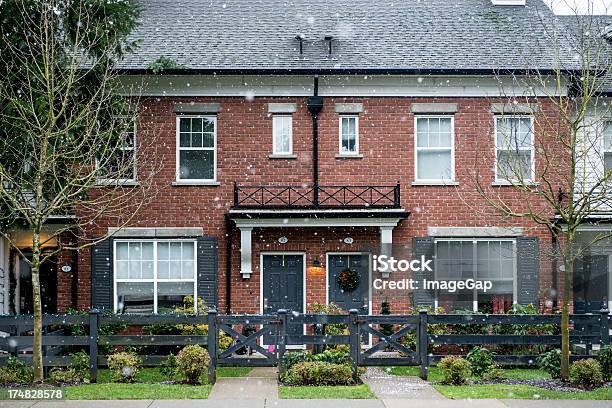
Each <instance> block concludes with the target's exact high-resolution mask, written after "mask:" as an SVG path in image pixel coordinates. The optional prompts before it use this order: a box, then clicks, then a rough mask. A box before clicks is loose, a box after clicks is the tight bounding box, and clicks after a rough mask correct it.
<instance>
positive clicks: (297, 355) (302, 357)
mask: <svg viewBox="0 0 612 408" xmlns="http://www.w3.org/2000/svg"><path fill="white" fill-rule="evenodd" d="M309 355H310V354H308V353H306V352H305V351H290V352H287V353H285V355H284V356H283V367H284V368H285V371H287V370H289V369H290V368H291V367H293V366H294V365H296V364H297V363H303V362H304V361H307V358H309V357H308V356H309Z"/></svg>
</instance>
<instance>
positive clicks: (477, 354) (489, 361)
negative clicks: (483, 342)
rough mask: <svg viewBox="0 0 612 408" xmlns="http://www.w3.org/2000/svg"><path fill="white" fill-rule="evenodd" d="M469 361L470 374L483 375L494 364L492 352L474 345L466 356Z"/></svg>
mask: <svg viewBox="0 0 612 408" xmlns="http://www.w3.org/2000/svg"><path fill="white" fill-rule="evenodd" d="M466 360H467V361H469V363H470V368H471V370H472V374H474V375H476V376H478V377H483V376H484V374H486V373H488V372H489V371H491V370H492V369H493V368H494V367H495V366H494V364H493V353H491V352H490V351H489V350H487V349H486V348H483V347H474V348H473V349H472V350H470V352H469V353H468V354H467V356H466Z"/></svg>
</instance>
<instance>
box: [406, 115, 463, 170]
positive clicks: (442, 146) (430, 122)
mask: <svg viewBox="0 0 612 408" xmlns="http://www.w3.org/2000/svg"><path fill="white" fill-rule="evenodd" d="M415 121H416V123H415V129H416V132H415V134H416V136H415V137H416V149H415V173H416V177H415V179H416V180H417V181H453V180H454V178H455V169H454V159H455V157H454V151H453V145H454V140H453V139H454V137H453V124H454V118H453V117H452V116H417V117H416V118H415Z"/></svg>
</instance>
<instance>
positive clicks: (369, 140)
mask: <svg viewBox="0 0 612 408" xmlns="http://www.w3.org/2000/svg"><path fill="white" fill-rule="evenodd" d="M192 101H193V102H220V103H221V111H220V112H219V113H218V115H217V142H218V181H219V182H220V183H221V184H220V186H174V185H172V183H173V182H174V181H175V166H176V151H175V148H176V147H175V146H176V133H175V131H176V130H175V126H176V115H175V114H174V113H173V112H172V106H173V104H174V103H176V102H192ZM269 102H295V103H297V106H298V109H297V112H296V113H294V114H293V152H294V154H295V155H297V159H295V160H278V159H270V158H269V157H268V156H269V155H270V153H271V149H272V118H271V115H269V114H268V103H269ZM335 102H359V103H363V107H364V111H363V112H362V113H361V114H360V153H361V154H363V158H361V159H337V158H336V157H335V156H336V154H337V153H338V114H337V113H336V112H335V111H334V103H335ZM415 102H419V103H422V102H453V103H458V105H459V112H458V113H457V114H455V169H456V179H457V181H458V182H459V185H458V186H456V187H450V186H411V182H413V181H414V150H413V146H414V143H413V142H414V129H413V128H414V115H413V114H412V113H411V109H410V106H411V104H412V103H415ZM494 102H500V101H499V100H497V101H496V100H491V99H486V98H443V99H431V98H346V99H345V98H325V107H324V109H323V111H322V112H321V115H320V121H319V124H320V128H319V140H320V145H319V150H320V156H319V163H320V170H319V174H320V184H333V185H338V184H388V185H393V184H395V183H396V182H397V181H399V182H400V183H401V193H402V194H401V197H402V202H401V204H402V207H403V208H405V209H406V210H407V211H410V212H411V216H410V218H409V219H408V220H405V221H403V222H402V224H401V225H400V226H399V227H398V228H396V229H395V231H394V234H393V240H394V243H395V244H397V243H403V244H406V245H408V246H409V245H410V244H411V240H412V237H414V236H424V235H426V234H427V227H428V226H443V227H453V226H455V227H460V226H461V227H465V226H474V227H478V226H492V225H494V226H523V227H525V228H526V229H527V231H526V235H535V236H539V237H540V243H541V246H542V247H544V248H547V247H549V242H550V237H549V234H548V233H547V231H546V229H545V228H543V227H539V226H537V225H535V224H533V223H530V222H528V221H526V220H524V219H508V218H502V217H500V216H498V215H495V214H493V211H492V210H490V209H489V207H487V205H486V204H485V202H484V200H483V199H482V198H481V197H480V196H479V195H478V194H477V193H476V192H475V188H474V187H475V180H476V179H477V178H478V179H479V180H481V182H482V185H483V186H484V188H485V190H486V191H487V192H489V193H493V194H495V195H499V196H500V197H501V198H502V199H503V200H504V201H506V202H509V203H512V204H513V205H516V207H517V208H519V209H520V208H522V209H524V208H525V205H526V204H527V203H529V204H531V205H533V206H535V207H536V208H541V203H540V202H538V201H537V200H535V199H534V198H533V197H531V198H530V199H527V198H526V196H525V195H523V194H520V193H518V192H516V191H515V190H514V189H513V188H511V187H493V186H491V182H492V181H493V179H494V173H493V166H494V164H493V163H494V161H493V160H494V153H493V115H492V114H491V113H490V106H491V103H494ZM501 102H504V101H501ZM141 104H142V105H141V108H140V114H139V119H138V123H137V127H138V132H137V133H138V137H141V138H143V137H147V135H155V137H156V138H157V139H158V142H156V143H155V145H156V149H155V151H150V152H148V154H154V155H157V157H159V159H160V161H161V163H162V164H163V167H162V169H161V171H160V172H159V173H158V174H157V176H156V178H155V183H156V190H157V195H156V197H155V199H154V200H153V201H152V203H150V204H149V205H147V206H146V207H145V208H144V209H143V210H142V211H141V212H140V213H139V214H138V216H137V217H136V218H135V219H134V220H133V222H132V226H139V227H162V226H167V227H202V228H203V229H204V232H205V234H208V235H212V236H216V237H218V238H219V242H220V250H219V299H220V307H221V310H222V311H224V310H225V264H226V260H225V254H226V250H225V245H226V237H225V234H226V231H225V223H224V214H225V213H226V212H227V211H228V209H229V208H230V206H231V204H232V183H233V182H234V181H236V182H238V183H243V184H245V183H246V184H248V183H252V184H274V183H278V184H294V185H298V186H299V185H302V184H311V183H312V152H311V148H312V128H311V117H310V114H309V113H308V111H307V108H306V98H263V97H262V98H255V99H254V100H252V101H249V100H246V99H243V98H233V97H226V98H211V97H201V98H178V97H164V98H144V99H142V101H141ZM541 106H542V115H548V116H550V117H552V118H553V119H554V117H555V115H554V109H553V107H552V106H550V105H549V104H547V103H546V102H541ZM553 122H554V121H553ZM549 126H551V127H552V125H549ZM545 131H547V129H545V127H543V126H540V125H538V126H537V127H536V133H537V134H538V135H541V134H543V133H544V132H545ZM551 148H557V147H555V146H553V147H551ZM537 157H538V156H537V155H536V162H537ZM538 165H539V166H541V164H540V163H538ZM141 171H142V169H141ZM109 226H112V225H109ZM101 227H104V223H101ZM347 231H348V229H338V228H334V229H332V230H327V231H326V230H325V229H304V230H293V231H290V230H286V231H281V230H275V229H268V230H263V231H262V230H254V233H253V249H254V250H253V266H254V273H253V276H252V277H251V279H250V280H247V281H243V280H242V278H241V277H240V275H239V269H240V257H239V246H240V236H239V232H238V231H237V230H236V232H235V234H234V252H233V271H232V311H234V312H256V311H258V310H259V252H260V251H262V250H265V251H268V250H281V249H282V250H285V249H287V250H292V251H295V250H303V251H305V252H307V254H308V260H307V262H308V264H309V265H310V263H311V260H312V258H313V257H314V256H318V257H319V259H320V260H321V261H323V262H324V260H325V252H326V251H331V250H334V251H335V250H351V248H349V247H347V246H345V245H344V244H342V243H340V241H339V240H340V239H341V238H342V237H343V236H344V235H345V234H347ZM281 235H286V236H288V237H289V243H288V244H287V245H285V246H280V244H278V243H276V239H277V238H278V237H279V236H281ZM350 235H351V236H352V237H354V238H355V240H356V241H367V242H369V243H370V244H372V243H374V244H378V231H375V230H363V231H361V232H358V231H350ZM336 248H340V249H336ZM541 259H542V260H541V262H542V265H541V274H540V275H541V276H540V280H541V286H542V287H546V288H549V287H550V280H551V271H550V262H549V260H547V259H546V257H545V256H542V257H541ZM89 276H90V258H89V251H88V250H84V251H81V253H80V254H79V290H80V293H79V306H81V307H88V306H89V304H90V294H89V293H88V292H89V287H90V278H89ZM324 286H325V285H324V282H323V281H322V280H321V279H318V278H317V279H315V280H314V281H313V282H312V284H309V286H308V289H307V290H308V294H307V296H308V298H307V299H308V303H311V302H313V301H323V300H324V299H325V297H324V296H325V294H324V290H325V287H324ZM393 302H394V303H395V304H392V310H394V311H399V310H404V309H405V308H407V307H408V303H407V297H406V298H405V299H401V298H400V299H393ZM377 307H380V306H379V305H378V306H377Z"/></svg>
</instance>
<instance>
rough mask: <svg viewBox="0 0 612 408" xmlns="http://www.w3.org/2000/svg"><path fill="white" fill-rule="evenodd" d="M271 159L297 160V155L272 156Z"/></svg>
mask: <svg viewBox="0 0 612 408" xmlns="http://www.w3.org/2000/svg"><path fill="white" fill-rule="evenodd" d="M268 158H269V159H277V160H283V159H285V160H295V159H297V156H296V155H295V154H278V153H277V154H271V155H269V156H268Z"/></svg>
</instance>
